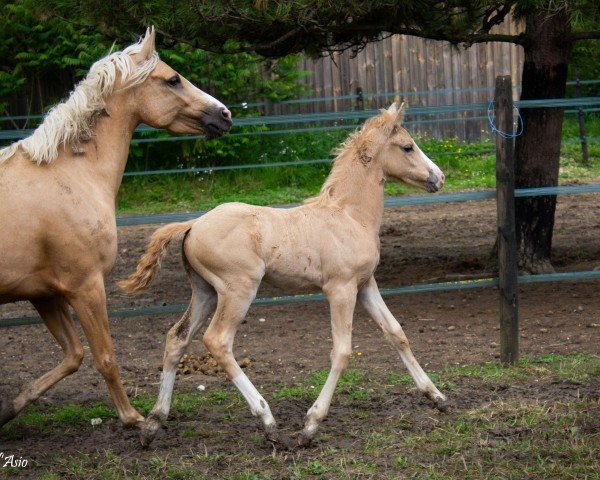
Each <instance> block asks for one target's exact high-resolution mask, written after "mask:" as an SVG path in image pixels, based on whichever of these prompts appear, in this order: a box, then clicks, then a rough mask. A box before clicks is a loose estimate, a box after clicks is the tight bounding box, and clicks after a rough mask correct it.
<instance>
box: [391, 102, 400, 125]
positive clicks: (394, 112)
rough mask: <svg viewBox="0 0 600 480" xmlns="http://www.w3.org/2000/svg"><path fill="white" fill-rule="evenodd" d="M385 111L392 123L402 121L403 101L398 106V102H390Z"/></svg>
mask: <svg viewBox="0 0 600 480" xmlns="http://www.w3.org/2000/svg"><path fill="white" fill-rule="evenodd" d="M387 113H388V114H389V115H390V116H391V119H392V121H393V122H394V123H402V122H403V121H404V102H402V103H401V104H400V106H398V102H394V103H392V104H391V105H390V108H388V109H387Z"/></svg>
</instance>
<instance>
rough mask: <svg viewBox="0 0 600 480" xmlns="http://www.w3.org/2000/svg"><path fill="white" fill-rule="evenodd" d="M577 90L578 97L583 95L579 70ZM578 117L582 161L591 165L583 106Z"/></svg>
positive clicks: (576, 81)
mask: <svg viewBox="0 0 600 480" xmlns="http://www.w3.org/2000/svg"><path fill="white" fill-rule="evenodd" d="M575 91H576V95H577V96H578V97H581V80H580V79H579V71H578V72H577V77H576V79H575ZM577 119H578V120H579V141H580V142H581V163H582V164H583V165H584V166H586V167H589V166H590V153H589V151H588V144H587V138H586V135H585V113H584V111H583V107H579V108H578V109H577Z"/></svg>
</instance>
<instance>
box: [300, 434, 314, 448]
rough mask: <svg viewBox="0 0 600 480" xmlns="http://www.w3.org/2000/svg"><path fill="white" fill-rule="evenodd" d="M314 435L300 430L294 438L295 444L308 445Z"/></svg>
mask: <svg viewBox="0 0 600 480" xmlns="http://www.w3.org/2000/svg"><path fill="white" fill-rule="evenodd" d="M313 438H314V435H308V434H307V433H305V432H304V431H302V432H300V435H298V439H297V440H296V445H298V446H299V447H308V446H310V444H311V443H312V441H313Z"/></svg>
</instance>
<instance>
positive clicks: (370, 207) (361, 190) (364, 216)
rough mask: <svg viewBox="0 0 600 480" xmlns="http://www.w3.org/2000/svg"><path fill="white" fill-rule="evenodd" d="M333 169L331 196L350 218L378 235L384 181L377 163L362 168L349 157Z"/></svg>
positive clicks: (359, 163)
mask: <svg viewBox="0 0 600 480" xmlns="http://www.w3.org/2000/svg"><path fill="white" fill-rule="evenodd" d="M334 168H337V169H338V171H336V172H332V174H334V175H335V176H334V177H333V178H334V181H333V182H332V185H331V193H330V196H331V197H332V199H333V200H334V201H335V203H336V204H337V205H339V206H340V207H342V208H343V209H344V210H346V212H348V214H349V215H350V216H352V217H353V218H354V219H355V220H357V221H358V222H359V223H361V224H362V225H364V226H365V227H367V228H370V229H372V230H373V231H374V232H376V233H377V232H379V227H380V225H381V218H382V216H383V206H384V191H383V190H384V186H385V178H384V175H383V172H382V171H381V168H379V166H378V164H376V163H374V162H371V164H368V165H363V164H362V163H361V162H360V161H358V160H354V159H352V158H347V159H344V161H343V162H342V163H341V164H340V165H339V166H336V167H334Z"/></svg>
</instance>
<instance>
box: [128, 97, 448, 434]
mask: <svg viewBox="0 0 600 480" xmlns="http://www.w3.org/2000/svg"><path fill="white" fill-rule="evenodd" d="M402 112H403V110H402V107H400V109H398V108H397V107H396V105H395V104H392V106H391V107H390V108H389V109H388V110H382V113H381V115H379V116H377V117H375V118H372V119H371V120H369V121H368V122H367V123H366V124H365V125H364V126H363V128H362V129H361V130H360V131H358V132H356V133H354V134H352V135H351V136H350V137H349V138H348V140H347V141H346V142H345V143H344V144H343V145H342V146H341V148H340V149H339V150H338V152H337V153H338V156H337V158H336V160H335V163H334V164H333V168H332V171H331V174H330V175H329V177H328V179H327V180H326V182H325V184H324V185H323V187H322V189H321V192H320V194H319V195H318V196H316V197H315V198H312V199H309V200H307V201H306V202H305V203H304V204H303V205H301V206H299V207H296V208H291V209H289V210H284V209H274V208H266V207H256V206H252V205H246V204H243V203H229V204H225V205H221V206H219V207H217V208H215V209H214V210H212V211H211V212H210V213H208V214H206V215H204V216H203V217H201V218H199V219H196V220H192V221H189V222H185V223H174V224H170V225H166V226H164V227H162V228H160V229H158V230H157V231H156V232H155V233H154V234H153V236H152V239H151V242H150V245H149V247H148V249H147V251H146V253H145V254H144V255H143V257H142V259H141V261H140V263H139V265H138V267H137V269H136V271H135V272H134V273H133V274H132V275H131V276H130V277H129V278H128V279H127V280H124V281H123V282H121V283H120V285H121V287H122V288H123V289H124V290H126V291H128V292H138V291H141V290H143V289H145V288H146V287H148V286H149V284H150V283H151V281H152V278H153V277H154V275H155V273H156V271H157V269H158V266H159V264H160V261H161V259H162V257H163V256H164V255H165V250H166V247H167V245H168V244H169V242H171V241H172V240H174V239H176V238H184V240H183V259H184V264H185V269H186V271H187V274H188V276H189V278H190V282H191V284H192V298H191V302H190V305H189V308H188V310H187V312H186V313H185V314H184V315H183V317H182V318H181V320H179V322H177V323H176V324H175V325H174V326H173V328H171V330H170V331H169V333H168V335H167V342H166V348H165V354H164V364H163V370H162V377H161V385H160V393H159V395H158V399H157V402H156V405H155V406H154V408H153V410H152V412H151V413H150V415H149V416H148V418H147V420H146V423H145V425H144V426H143V427H142V432H141V434H142V436H141V441H142V444H143V445H148V444H149V443H150V442H151V441H152V440H153V438H154V436H155V434H156V432H157V430H158V429H159V428H160V426H161V424H162V423H163V422H165V420H166V418H167V416H168V413H169V408H170V402H171V394H172V390H173V384H174V381H175V373H176V369H177V363H178V362H179V359H180V358H181V356H182V355H183V353H184V352H185V350H186V348H187V346H188V345H189V343H190V341H191V339H192V337H193V336H194V334H195V333H196V331H197V330H198V329H199V328H200V327H201V326H202V324H204V323H205V322H206V321H207V319H208V318H209V315H210V314H211V313H213V311H214V315H213V317H212V321H211V322H210V325H209V326H208V329H207V330H206V333H205V334H204V343H205V344H206V346H207V347H208V350H209V351H210V353H211V354H212V355H213V356H214V358H215V359H216V361H217V362H218V363H219V365H220V366H221V367H222V368H223V369H224V370H225V372H226V374H227V376H228V377H229V378H230V379H231V380H232V381H233V383H234V385H235V386H236V387H237V388H238V389H239V390H240V392H241V393H242V395H243V396H244V398H245V399H246V401H247V402H248V405H249V406H250V410H251V411H252V414H253V415H255V416H257V417H259V418H260V419H261V420H262V424H263V426H264V428H265V430H266V433H267V438H269V439H270V440H273V441H283V440H284V439H282V438H280V437H279V435H278V434H277V431H276V423H275V419H274V418H273V415H272V414H271V411H270V409H269V405H268V404H267V402H266V401H265V399H264V398H263V397H262V396H261V395H260V393H259V392H258V391H257V390H256V388H255V387H254V385H252V383H251V382H250V380H249V379H248V377H247V376H246V375H245V374H244V372H243V371H242V370H241V368H240V367H239V366H238V364H237V363H236V361H235V358H234V357H233V353H232V346H233V337H234V335H235V332H236V329H237V327H238V325H239V324H240V322H241V321H242V320H243V318H244V316H245V315H246V312H247V310H248V307H249V306H250V303H251V302H252V300H253V299H254V297H255V295H256V292H257V290H258V286H259V284H260V282H261V280H263V279H264V280H265V281H267V282H269V283H271V284H276V285H280V286H285V287H290V288H294V289H301V290H304V291H305V290H314V289H321V290H322V291H323V292H324V293H325V295H326V296H327V300H328V301H329V305H330V309H331V328H332V333H333V350H332V352H331V363H332V366H331V371H330V372H329V376H328V377H327V381H326V382H325V385H324V387H323V390H322V391H321V392H320V394H319V397H318V398H317V400H316V401H315V403H314V404H313V405H312V407H311V408H310V409H309V410H308V413H307V416H306V423H305V427H304V429H303V431H302V432H301V434H300V436H299V439H298V443H299V444H306V443H308V442H310V441H311V440H312V438H313V437H314V435H315V433H316V432H317V429H318V427H319V424H320V422H321V421H322V420H323V419H324V418H325V416H326V415H327V412H328V410H329V405H330V403H331V398H332V396H333V392H334V390H335V386H336V384H337V382H338V379H339V377H340V375H341V373H342V371H343V370H344V369H345V368H346V366H347V365H348V358H349V357H350V354H351V352H352V344H351V335H352V317H353V313H354V306H355V303H356V300H357V298H358V300H359V301H360V303H361V304H362V305H363V306H364V307H365V309H366V310H367V312H368V313H369V314H370V316H371V317H372V318H373V319H374V320H375V321H376V323H377V324H378V325H379V327H381V329H382V330H383V332H384V333H385V335H386V336H387V338H388V339H389V340H391V341H392V343H393V344H394V345H395V346H396V347H397V348H398V350H399V352H400V356H401V358H402V360H403V362H404V364H405V366H406V367H407V369H408V371H409V372H410V374H411V376H412V378H413V379H414V381H415V382H416V384H417V387H418V388H419V390H421V391H422V392H423V393H425V394H426V395H427V396H428V397H429V398H430V399H432V400H433V401H434V402H436V403H437V404H438V406H441V404H442V403H443V402H445V400H446V398H445V397H444V395H442V393H440V391H439V390H438V389H437V388H436V387H435V385H434V384H433V383H432V382H431V380H430V379H429V377H428V376H427V374H426V373H425V372H424V371H423V369H422V368H421V367H420V366H419V364H418V363H417V361H416V360H415V358H414V356H413V354H412V352H411V350H410V347H409V344H408V340H407V338H406V336H405V335H404V332H403V331H402V327H401V326H400V324H399V323H398V322H397V321H396V319H395V318H394V316H393V315H392V313H391V312H390V311H389V310H388V308H387V307H386V305H385V303H384V301H383V299H382V298H381V295H380V294H379V290H378V288H377V283H376V282H375V278H374V277H373V272H374V271H375V268H376V267H377V264H378V262H379V227H380V224H381V217H382V215H383V200H384V185H385V183H386V182H387V181H388V179H394V180H399V181H402V182H405V183H408V184H411V185H414V186H417V187H421V188H424V189H426V190H428V191H429V192H435V191H437V190H439V189H440V188H441V187H442V185H443V183H444V174H443V173H442V172H441V171H440V169H439V168H438V167H437V166H436V165H435V164H434V163H433V162H432V161H431V160H429V158H427V156H426V155H425V154H424V153H423V152H422V151H421V150H420V149H419V147H418V146H417V145H416V144H415V142H414V141H413V140H412V138H411V137H410V135H409V134H408V132H407V131H406V130H405V129H404V128H403V127H402V126H401V120H402V116H403V113H402ZM215 306H216V311H215V310H214V309H215Z"/></svg>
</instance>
